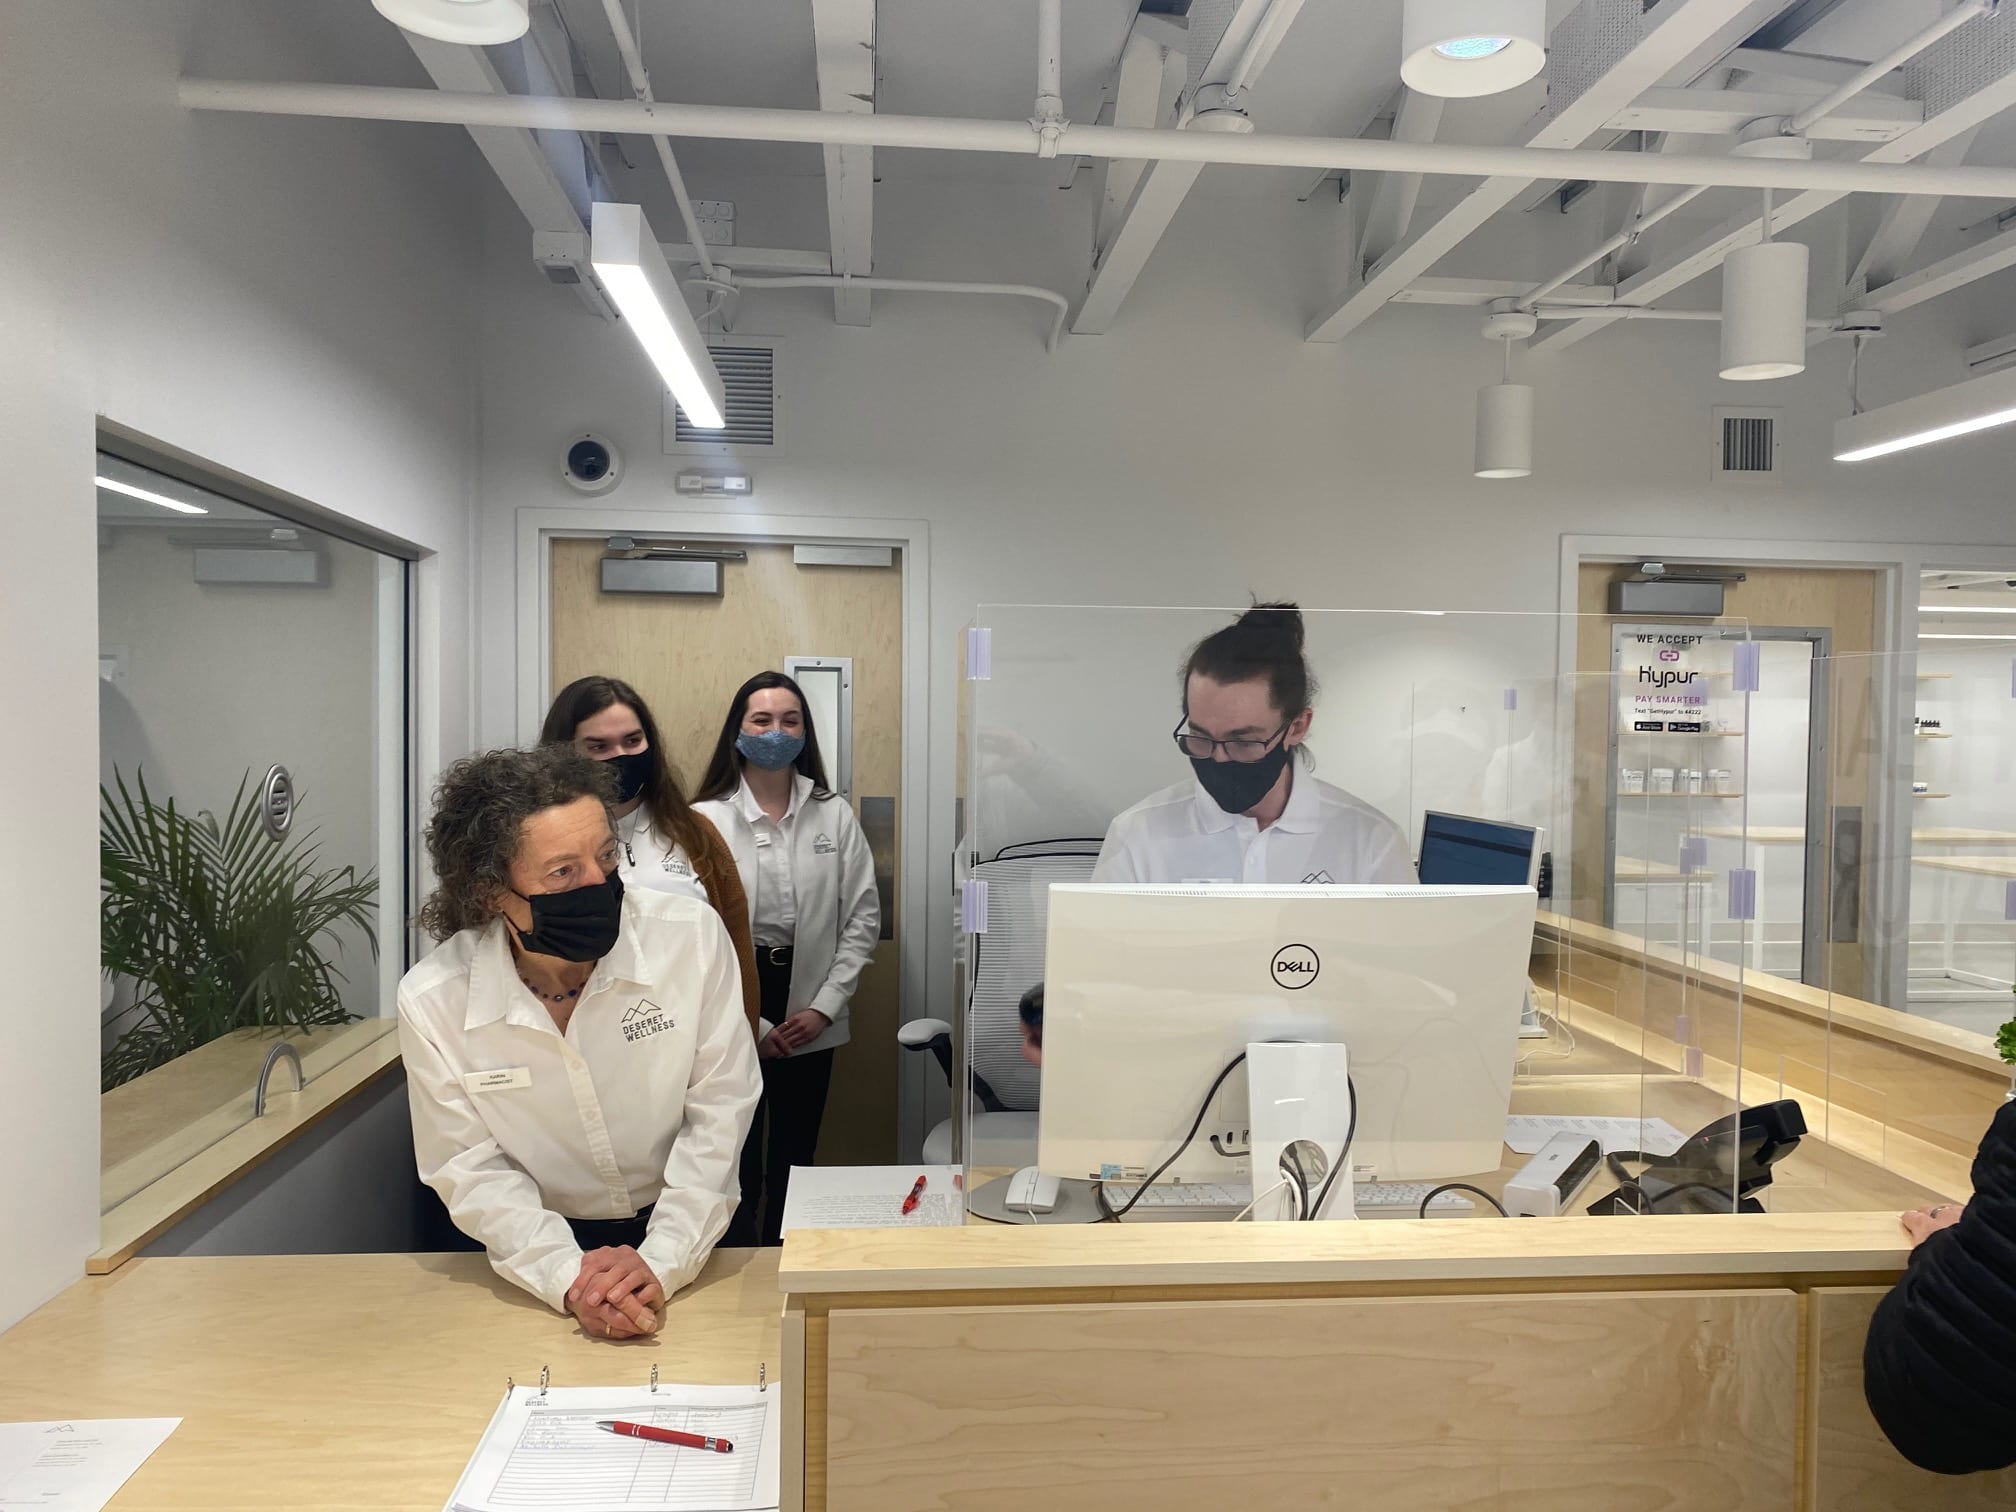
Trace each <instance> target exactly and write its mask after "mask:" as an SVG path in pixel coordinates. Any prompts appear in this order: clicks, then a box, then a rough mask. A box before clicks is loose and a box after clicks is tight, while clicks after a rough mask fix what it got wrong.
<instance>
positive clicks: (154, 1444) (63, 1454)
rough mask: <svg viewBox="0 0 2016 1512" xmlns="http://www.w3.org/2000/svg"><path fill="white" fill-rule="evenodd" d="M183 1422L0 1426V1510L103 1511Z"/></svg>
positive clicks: (100, 1420)
mask: <svg viewBox="0 0 2016 1512" xmlns="http://www.w3.org/2000/svg"><path fill="white" fill-rule="evenodd" d="M181 1424H182V1419H180V1418H72V1419H69V1420H67V1421H62V1422H50V1423H0V1507H5V1508H9V1509H12V1508H17V1507H36V1508H39V1509H41V1512H98V1509H99V1508H101V1507H103V1506H104V1505H105V1503H107V1502H108V1501H110V1500H112V1498H113V1496H114V1495H116V1494H117V1493H118V1490H119V1488H120V1487H121V1486H123V1485H125V1484H126V1482H127V1480H128V1479H129V1478H130V1477H131V1476H132V1474H133V1472H134V1471H135V1470H138V1469H139V1468H140V1467H141V1465H143V1464H144V1463H146V1460H147V1456H148V1455H150V1454H152V1453H153V1452H154V1451H155V1450H156V1449H159V1448H160V1447H161V1444H162V1441H163V1440H164V1439H166V1438H167V1437H168V1435H169V1434H171V1433H173V1432H174V1431H175V1430H176V1429H177V1428H178V1427H180V1426H181Z"/></svg>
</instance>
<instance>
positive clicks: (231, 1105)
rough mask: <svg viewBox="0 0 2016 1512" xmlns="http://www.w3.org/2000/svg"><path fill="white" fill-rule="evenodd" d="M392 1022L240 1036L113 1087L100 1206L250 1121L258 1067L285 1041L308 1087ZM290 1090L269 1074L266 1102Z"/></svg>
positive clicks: (101, 1118)
mask: <svg viewBox="0 0 2016 1512" xmlns="http://www.w3.org/2000/svg"><path fill="white" fill-rule="evenodd" d="M398 1031H399V1024H398V1020H396V1019H389V1018H374V1019H361V1020H358V1021H357V1022H355V1023H349V1024H331V1025H329V1026H327V1027H325V1028H319V1029H240V1030H238V1031H236V1032H235V1033H232V1034H227V1035H225V1036H224V1037H223V1038H221V1039H214V1040H212V1041H211V1042H210V1043H209V1044H207V1045H203V1046H200V1047H198V1048H197V1049H195V1050H192V1051H190V1052H189V1053H188V1054H187V1055H184V1056H179V1057H177V1058H176V1059H175V1060H172V1061H170V1062H169V1063H168V1064H167V1065H165V1066H157V1067H155V1068H154V1069H153V1070H152V1071H149V1072H148V1073H147V1074H146V1075H144V1076H138V1077H135V1078H134V1079H133V1080H132V1081H129V1082H126V1083H125V1084H123V1085H121V1086H117V1087H114V1088H113V1089H112V1090H111V1091H110V1092H107V1093H105V1094H104V1095H103V1096H101V1097H100V1098H99V1099H98V1165H99V1184H100V1193H101V1196H102V1198H103V1201H104V1203H105V1205H106V1206H107V1207H116V1206H117V1205H118V1204H119V1203H122V1202H124V1201H125V1200H126V1199H127V1198H128V1197H130V1196H132V1195H133V1194H134V1193H135V1192H137V1191H139V1190H140V1189H141V1188H142V1187H144V1186H147V1185H149V1184H151V1183H153V1182H155V1181H158V1180H159V1179H160V1178H161V1177H163V1176H165V1175H166V1174H167V1173H168V1172H170V1171H172V1170H174V1169H175V1167H176V1166H178V1165H180V1164H182V1162H183V1161H185V1160H187V1159H188V1158H189V1157H190V1156H191V1155H194V1154H195V1153H196V1152H197V1151H199V1150H204V1149H208V1148H209V1147H210V1146H211V1145H213V1144H215V1143H216V1142H217V1141H218V1140H220V1139H222V1138H223V1137H224V1136H225V1135H226V1134H229V1133H231V1132H233V1131H234V1130H236V1129H239V1128H242V1127H243V1126H244V1125H246V1124H248V1123H250V1122H251V1121H252V1094H253V1090H254V1088H255V1086H256V1085H257V1083H258V1080H259V1067H260V1064H261V1063H262V1062H263V1061H264V1060H265V1059H266V1054H267V1052H268V1051H270V1050H271V1049H272V1048H273V1047H274V1046H275V1045H277V1044H280V1043H282V1042H283V1041H285V1042H286V1043H289V1044H291V1045H293V1046H294V1048H295V1050H296V1052H298V1053H299V1055H300V1057H301V1071H302V1074H303V1075H304V1076H305V1077H306V1078H307V1079H308V1080H309V1081H311V1082H312V1081H314V1080H315V1079H316V1078H317V1077H319V1076H322V1075H324V1074H325V1073H326V1072H328V1071H329V1070H331V1069H332V1068H333V1067H335V1066H337V1065H340V1064H341V1063H342V1062H343V1061H344V1060H346V1059H348V1058H349V1057H350V1056H352V1055H355V1054H356V1053H357V1052H358V1051H359V1050H364V1049H368V1048H369V1047H370V1046H371V1045H373V1044H375V1043H376V1042H377V1041H378V1040H380V1039H382V1038H384V1037H385V1036H386V1035H395V1036H396V1035H397V1034H398ZM293 1090H294V1076H293V1071H292V1069H291V1068H277V1067H276V1068H275V1070H274V1073H273V1078H272V1082H271V1085H270V1086H269V1088H268V1093H269V1096H271V1097H272V1098H273V1099H274V1105H275V1106H276V1107H277V1106H278V1098H279V1097H280V1096H281V1095H283V1094H286V1093H290V1092H292V1091H293Z"/></svg>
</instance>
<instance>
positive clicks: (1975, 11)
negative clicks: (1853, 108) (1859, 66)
mask: <svg viewBox="0 0 2016 1512" xmlns="http://www.w3.org/2000/svg"><path fill="white" fill-rule="evenodd" d="M2000 4H2001V0H1960V3H1959V4H1958V5H1956V6H1954V7H1953V9H1951V10H1950V11H1948V12H1947V13H1946V14H1945V15H1943V16H1941V17H1940V18H1939V19H1938V20H1937V21H1934V22H1933V23H1932V24H1931V25H1930V26H1928V27H1926V28H1925V30H1923V31H1922V32H1920V33H1918V35H1917V36H1915V37H1913V38H1911V39H1910V40H1909V41H1908V42H1905V43H1902V44H1901V45H1899V46H1898V47H1895V48H1893V49H1892V50H1891V51H1889V52H1887V53H1885V54H1884V55H1883V56H1882V57H1880V58H1878V59H1876V61H1875V62H1873V63H1871V64H1870V65H1869V66H1868V67H1867V68H1865V69H1863V70H1862V71H1861V72H1860V73H1858V74H1856V75H1855V76H1854V77H1853V78H1850V79H1849V80H1847V81H1846V82H1845V83H1843V84H1842V85H1841V87H1840V88H1838V89H1836V90H1835V91H1834V92H1833V93H1832V94H1829V95H1826V96H1825V97H1823V98H1821V99H1818V100H1815V101H1814V102H1813V103H1812V104H1811V105H1808V106H1807V107H1806V108H1805V109H1804V110H1802V111H1800V112H1799V113H1798V114H1797V115H1795V116H1788V117H1787V118H1786V120H1785V124H1784V127H1783V128H1782V129H1783V131H1784V133H1785V135H1787V136H1799V135H1802V134H1803V133H1804V132H1805V131H1806V130H1807V128H1809V127H1811V126H1812V125H1813V124H1814V123H1815V122H1816V121H1822V120H1825V119H1826V118H1827V117H1828V116H1830V115H1832V114H1833V113H1834V112H1835V111H1837V110H1839V109H1840V108H1841V107H1842V106H1843V105H1846V104H1847V103H1848V102H1849V101H1850V100H1852V99H1854V98H1855V96H1857V95H1859V94H1861V93H1862V92H1863V91H1864V90H1866V89H1868V88H1870V87H1871V86H1872V85H1874V84H1878V83H1880V82H1882V79H1883V77H1884V75H1886V74H1888V73H1890V72H1891V71H1892V70H1893V69H1897V68H1901V67H1903V66H1904V65H1905V64H1906V63H1909V62H1910V61H1911V60H1912V59H1913V58H1915V57H1917V56H1918V54H1920V53H1922V52H1923V51H1925V49H1926V48H1928V47H1930V46H1931V45H1932V44H1933V43H1934V42H1937V41H1938V40H1939V39H1940V38H1942V37H1944V36H1946V35H1947V34H1948V33H1950V32H1956V31H1958V30H1959V29H1960V28H1961V27H1963V26H1965V25H1966V24H1967V23H1968V22H1969V21H1972V20H1974V19H1976V18H1977V17H1980V16H1986V15H1992V14H1993V13H1994V11H1995V9H1996V7H1997V6H1999V5H2000Z"/></svg>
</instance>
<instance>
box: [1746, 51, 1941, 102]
mask: <svg viewBox="0 0 2016 1512" xmlns="http://www.w3.org/2000/svg"><path fill="white" fill-rule="evenodd" d="M1728 63H1729V66H1730V67H1732V68H1740V69H1742V70H1743V71H1744V72H1745V73H1747V74H1750V75H1752V76H1754V77H1759V78H1766V79H1782V80H1785V81H1787V82H1789V83H1798V84H1816V85H1818V86H1819V87H1820V88H1822V89H1836V88H1838V87H1840V86H1841V85H1843V84H1846V83H1847V82H1848V81H1849V80H1850V79H1852V78H1854V77H1855V75H1857V74H1859V73H1860V72H1862V70H1863V68H1864V67H1865V66H1866V65H1864V64H1862V63H1857V62H1856V61H1855V60H1854V59H1852V58H1825V57H1821V56H1820V55H1818V54H1817V53H1797V52H1771V51H1768V50H1767V49H1765V48H1761V47H1739V48H1737V49H1736V50H1735V51H1734V52H1732V53H1731V54H1729V57H1728ZM1902 89H1903V83H1902V81H1901V80H1900V79H1898V78H1896V77H1895V76H1894V75H1893V76H1892V77H1890V78H1887V79H1879V80H1877V81H1876V82H1875V83H1874V84H1872V85H1870V86H1869V88H1868V90H1867V91H1866V93H1868V94H1873V95H1877V96H1882V95H1895V94H1897V93H1899V92H1900V91H1901V90H1902Z"/></svg>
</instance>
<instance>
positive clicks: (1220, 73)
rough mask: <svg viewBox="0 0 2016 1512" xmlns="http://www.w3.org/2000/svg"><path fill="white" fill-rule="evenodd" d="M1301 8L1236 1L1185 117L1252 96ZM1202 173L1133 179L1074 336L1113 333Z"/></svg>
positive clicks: (1153, 173)
mask: <svg viewBox="0 0 2016 1512" xmlns="http://www.w3.org/2000/svg"><path fill="white" fill-rule="evenodd" d="M1301 8H1302V0H1237V3H1236V4H1235V6H1234V8H1233V10H1232V12H1231V15H1230V16H1229V18H1228V19H1227V21H1226V25H1225V30H1224V31H1223V32H1222V33H1221V34H1220V35H1219V36H1218V38H1217V39H1216V42H1215V44H1213V45H1212V48H1211V55H1210V56H1209V57H1208V58H1207V59H1206V60H1205V62H1204V66H1203V67H1202V68H1201V69H1197V70H1194V71H1193V72H1194V75H1195V78H1196V87H1195V88H1193V89H1191V90H1190V93H1189V100H1188V101H1187V102H1186V105H1185V112H1186V113H1188V111H1189V110H1191V109H1194V108H1195V104H1196V100H1197V97H1198V96H1199V95H1200V94H1202V93H1204V92H1205V91H1207V90H1214V86H1215V92H1216V93H1220V94H1223V93H1224V90H1225V86H1227V85H1229V84H1232V83H1234V82H1235V81H1236V83H1237V84H1238V85H1239V86H1240V88H1242V89H1250V88H1251V87H1252V86H1253V83H1254V81H1255V80H1256V79H1257V78H1258V77H1259V74H1260V70H1261V69H1262V68H1263V67H1265V65H1266V63H1267V61H1268V59H1270V58H1271V57H1272V56H1273V54H1274V51H1275V49H1277V48H1278V47H1279V46H1280V43H1281V38H1282V37H1283V36H1284V35H1285V34H1286V32H1287V29H1288V25H1289V23H1291V22H1292V21H1293V20H1294V19H1295V14H1296V12H1298V11H1299V10H1301ZM1200 45H1201V44H1200ZM1116 124H1117V122H1116ZM1203 172H1204V165H1203V164H1201V163H1182V162H1172V161H1169V160H1167V159H1162V160H1158V161H1157V162H1155V163H1154V164H1153V165H1151V166H1150V167H1149V168H1148V169H1147V171H1146V172H1144V173H1142V174H1140V175H1139V176H1138V179H1137V181H1136V183H1135V185H1134V190H1133V193H1132V194H1131V195H1129V196H1128V199H1127V206H1126V209H1125V210H1124V211H1122V213H1121V215H1120V219H1119V222H1118V223H1117V225H1115V226H1114V228H1113V232H1112V234H1111V236H1109V237H1108V238H1106V239H1105V240H1104V241H1103V242H1102V243H1101V244H1100V246H1099V248H1098V250H1097V252H1096V253H1095V255H1094V261H1093V265H1092V277H1091V279H1090V280H1089V281H1088V282H1087V283H1086V286H1085V295H1084V298H1082V299H1081V300H1080V301H1079V302H1078V308H1077V310H1076V311H1075V312H1073V314H1072V317H1071V329H1072V331H1073V333H1074V334H1077V335H1080V336H1095V335H1099V334H1101V333H1103V332H1104V331H1106V330H1107V329H1108V328H1110V327H1111V326H1112V324H1113V319H1114V317H1115V316H1116V315H1118V314H1119V313H1120V306H1121V304H1122V303H1123V302H1124V301H1125V300H1126V298H1127V296H1128V294H1129V293H1131V292H1132V291H1133V288H1134V283H1135V280H1137V279H1138V278H1140V276H1141V270H1142V269H1143V268H1145V267H1146V266H1147V265H1148V259H1149V257H1150V256H1152V255H1153V254H1154V251H1155V248H1156V247H1157V246H1159V245H1160V244H1161V241H1162V233H1163V232H1165V231H1167V230H1168V229H1169V222H1170V221H1172V220H1174V219H1175V218H1176V212H1177V210H1178V209H1180V208H1181V207H1182V204H1183V201H1184V200H1185V199H1186V198H1188V197H1189V194H1190V188H1191V186H1192V185H1193V184H1195V183H1196V182H1197V180H1198V177H1199V176H1200V175H1201V174H1202V173H1203Z"/></svg>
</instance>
